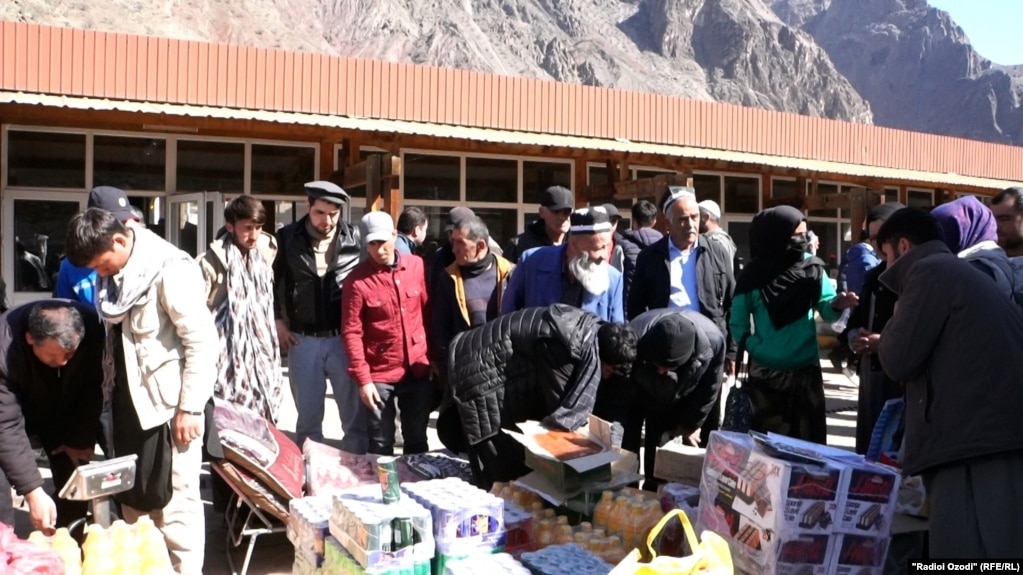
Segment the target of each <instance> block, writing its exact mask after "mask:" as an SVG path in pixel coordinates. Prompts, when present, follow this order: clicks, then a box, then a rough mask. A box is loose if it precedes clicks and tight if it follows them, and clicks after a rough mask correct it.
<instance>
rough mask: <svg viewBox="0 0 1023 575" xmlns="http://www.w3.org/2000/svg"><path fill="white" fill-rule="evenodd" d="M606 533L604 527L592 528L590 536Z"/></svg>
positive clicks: (601, 535)
mask: <svg viewBox="0 0 1023 575" xmlns="http://www.w3.org/2000/svg"><path fill="white" fill-rule="evenodd" d="M606 535H607V531H606V530H604V529H594V530H593V531H591V532H590V536H591V537H605V536H606Z"/></svg>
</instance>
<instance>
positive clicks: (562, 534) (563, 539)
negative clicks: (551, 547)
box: [554, 523, 574, 545]
mask: <svg viewBox="0 0 1023 575" xmlns="http://www.w3.org/2000/svg"><path fill="white" fill-rule="evenodd" d="M572 541H574V539H573V537H572V526H571V525H569V524H567V523H565V524H563V525H558V533H557V535H555V536H554V544H555V545H564V544H565V543H571V542H572Z"/></svg>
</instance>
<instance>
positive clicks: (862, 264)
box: [838, 242, 881, 294]
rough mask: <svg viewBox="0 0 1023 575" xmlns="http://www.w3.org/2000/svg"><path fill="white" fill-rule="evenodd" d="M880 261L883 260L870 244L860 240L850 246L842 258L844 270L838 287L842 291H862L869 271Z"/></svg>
mask: <svg viewBox="0 0 1023 575" xmlns="http://www.w3.org/2000/svg"><path fill="white" fill-rule="evenodd" d="M879 263H881V260H880V258H878V257H877V254H875V253H874V248H872V247H870V244H867V243H863V242H860V243H858V244H856V245H854V246H852V247H850V248H849V250H848V251H847V252H845V258H843V260H842V271H841V274H840V276H841V277H840V278H839V282H838V284H839V286H838V289H839V290H840V291H848V292H853V293H857V294H858V293H860V290H861V289H863V280H864V279H866V277H867V272H868V271H870V269H871V268H873V267H874V266H876V265H877V264H879Z"/></svg>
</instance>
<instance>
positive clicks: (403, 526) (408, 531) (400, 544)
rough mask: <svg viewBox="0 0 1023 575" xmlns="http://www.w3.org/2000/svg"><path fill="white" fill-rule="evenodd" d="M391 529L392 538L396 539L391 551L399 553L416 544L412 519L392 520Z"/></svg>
mask: <svg viewBox="0 0 1023 575" xmlns="http://www.w3.org/2000/svg"><path fill="white" fill-rule="evenodd" d="M391 529H392V535H391V536H392V537H393V538H394V541H393V544H392V545H391V551H398V550H400V549H404V548H406V547H411V546H412V545H414V544H415V536H414V535H413V533H412V518H411V517H395V518H394V519H392V520H391Z"/></svg>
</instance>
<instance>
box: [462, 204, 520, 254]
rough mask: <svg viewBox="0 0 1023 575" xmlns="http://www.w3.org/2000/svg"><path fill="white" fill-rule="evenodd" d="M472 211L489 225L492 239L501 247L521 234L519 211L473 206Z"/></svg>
mask: <svg viewBox="0 0 1023 575" xmlns="http://www.w3.org/2000/svg"><path fill="white" fill-rule="evenodd" d="M472 211H474V212H476V215H477V216H479V218H480V219H481V220H483V221H484V222H485V223H486V224H487V229H488V230H489V231H490V237H492V238H494V241H496V242H497V243H498V244H499V245H501V246H503V245H505V243H506V242H507V241H508V240H509V239H511V238H512V237H514V236H515V235H517V234H518V233H519V230H518V228H519V213H518V211H517V210H511V209H501V208H484V207H479V206H473V208H472Z"/></svg>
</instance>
